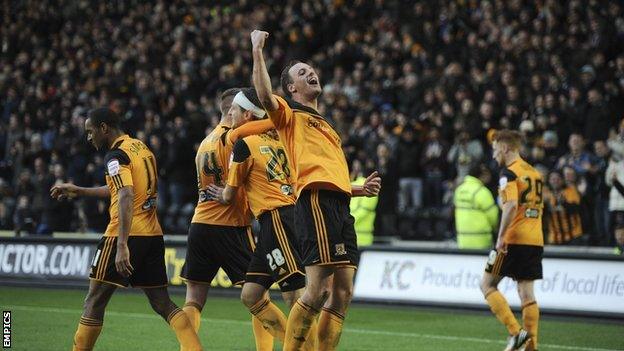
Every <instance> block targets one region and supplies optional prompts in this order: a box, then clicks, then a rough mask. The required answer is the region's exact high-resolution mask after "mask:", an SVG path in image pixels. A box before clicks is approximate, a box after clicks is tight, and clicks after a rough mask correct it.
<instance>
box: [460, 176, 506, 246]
mask: <svg viewBox="0 0 624 351" xmlns="http://www.w3.org/2000/svg"><path fill="white" fill-rule="evenodd" d="M488 176H491V175H490V174H489V170H487V169H486V168H485V167H484V166H475V167H472V168H471V170H470V171H469V172H468V175H466V176H465V177H464V179H463V181H462V183H461V184H460V185H459V186H458V187H457V189H455V194H454V196H453V204H454V206H455V229H456V231H457V246H458V247H459V248H460V249H489V248H491V247H492V233H494V231H495V230H496V227H497V225H498V206H497V205H496V201H495V200H494V197H493V196H492V192H490V190H489V189H488V188H487V187H486V186H485V185H484V182H483V179H484V178H485V177H488Z"/></svg>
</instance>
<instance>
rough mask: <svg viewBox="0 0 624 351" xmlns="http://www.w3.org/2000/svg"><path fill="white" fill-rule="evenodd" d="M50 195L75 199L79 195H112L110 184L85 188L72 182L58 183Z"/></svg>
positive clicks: (58, 198)
mask: <svg viewBox="0 0 624 351" xmlns="http://www.w3.org/2000/svg"><path fill="white" fill-rule="evenodd" d="M50 196H52V197H53V198H54V199H57V200H63V199H73V198H74V197H77V196H90V197H110V190H109V189H108V186H106V185H105V186H99V187H92V188H84V187H80V186H76V185H74V184H72V183H63V184H57V185H55V186H53V187H52V188H51V189H50Z"/></svg>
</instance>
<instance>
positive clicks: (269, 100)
mask: <svg viewBox="0 0 624 351" xmlns="http://www.w3.org/2000/svg"><path fill="white" fill-rule="evenodd" d="M268 36H269V33H267V32H263V31H260V30H254V31H253V32H251V45H252V54H253V55H252V56H253V75H252V77H253V84H254V88H255V89H256V92H257V94H258V98H259V99H260V102H261V103H262V106H264V109H265V110H267V111H269V112H271V111H275V110H277V109H278V108H279V104H278V102H277V99H276V98H275V97H274V96H273V90H272V89H271V77H269V72H268V71H267V68H266V63H265V62H264V56H263V55H262V49H263V48H264V42H265V41H266V38H267V37H268Z"/></svg>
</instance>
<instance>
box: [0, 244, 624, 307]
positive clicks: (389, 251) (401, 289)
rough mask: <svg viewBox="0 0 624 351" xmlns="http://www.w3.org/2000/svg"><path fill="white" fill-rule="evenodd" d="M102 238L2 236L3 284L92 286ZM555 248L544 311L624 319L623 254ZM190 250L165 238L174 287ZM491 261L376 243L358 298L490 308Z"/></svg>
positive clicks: (510, 285) (547, 270)
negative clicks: (484, 284)
mask: <svg viewBox="0 0 624 351" xmlns="http://www.w3.org/2000/svg"><path fill="white" fill-rule="evenodd" d="M80 236H81V237H84V236H85V235H82V234H81V235H80ZM97 242H98V236H89V237H87V238H78V237H77V236H76V235H70V236H68V237H60V238H59V237H37V236H34V237H33V236H28V237H3V236H0V283H2V284H7V283H12V284H19V285H27V286H28V285H38V286H41V285H43V286H64V287H70V286H71V287H77V286H80V287H83V286H86V285H87V282H88V280H87V277H88V275H89V270H90V268H91V263H92V260H93V255H94V253H95V249H96V245H97ZM549 251H551V250H546V252H545V254H544V256H545V258H544V261H543V266H544V279H542V280H539V281H537V282H536V284H535V293H536V297H537V300H538V301H539V304H540V309H541V310H542V311H544V312H553V313H564V314H573V315H593V316H612V317H616V318H621V317H624V260H622V258H621V257H619V256H614V255H598V254H587V253H585V254H582V253H569V252H568V253H566V252H558V251H555V252H549ZM185 254H186V237H180V236H171V237H169V236H165V262H166V264H167V274H168V276H169V283H170V284H171V285H172V286H174V287H175V286H182V285H183V282H182V279H181V278H180V272H181V270H182V265H183V264H184V257H185ZM486 260H487V252H486V251H479V250H468V251H464V250H457V249H452V248H435V247H431V246H427V247H422V248H417V247H412V248H403V249H401V248H396V247H387V246H383V247H380V246H372V247H368V248H366V249H365V250H364V251H363V252H362V257H361V260H360V266H359V268H358V272H357V276H356V281H355V291H354V300H355V301H360V302H376V303H379V302H380V303H391V304H418V305H429V306H431V305H435V306H447V307H467V308H479V309H485V308H487V306H486V305H485V303H484V300H483V296H482V294H481V292H480V290H479V281H480V278H481V275H482V272H483V268H484V267H485V261H486ZM212 286H213V287H216V288H224V289H227V288H230V287H232V283H231V281H230V280H229V279H228V277H227V275H226V274H225V273H224V272H223V271H219V273H218V274H217V276H216V277H215V279H214V280H213V282H212ZM500 290H501V292H503V294H505V296H506V297H507V299H508V300H509V303H510V305H511V306H513V307H518V306H519V305H520V301H519V300H518V296H517V293H516V289H515V283H514V282H513V281H512V280H509V279H505V280H503V282H501V285H500Z"/></svg>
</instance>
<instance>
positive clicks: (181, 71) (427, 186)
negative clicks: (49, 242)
mask: <svg viewBox="0 0 624 351" xmlns="http://www.w3.org/2000/svg"><path fill="white" fill-rule="evenodd" d="M42 4H43V3H42ZM13 5H14V6H13ZM251 12H253V18H254V21H248V22H241V21H238V20H237V18H244V17H245V16H246V15H248V14H250V13H251ZM284 14H288V16H287V17H289V18H296V19H297V20H296V21H289V22H287V23H282V25H281V26H280V28H273V27H275V23H281V22H280V21H279V19H280V18H284ZM5 15H6V16H5V17H6V18H5V21H4V22H3V23H6V25H5V26H4V27H3V30H2V33H3V46H2V48H3V50H2V55H0V67H2V68H0V155H1V156H2V157H1V158H0V178H2V179H3V180H4V181H5V182H6V183H7V184H9V188H10V189H11V190H15V191H13V192H12V195H10V196H11V197H12V199H10V200H7V201H6V202H7V206H4V205H3V206H4V208H5V209H6V210H7V211H9V212H10V213H9V214H8V215H7V216H6V217H5V218H8V219H9V220H8V222H7V225H8V226H9V227H11V226H12V224H11V222H12V220H11V218H12V217H13V214H14V212H15V205H10V203H11V202H12V203H13V204H15V203H16V199H17V196H19V192H18V190H19V191H22V194H24V195H26V196H27V197H28V198H29V200H31V201H33V200H34V199H35V193H34V191H35V188H36V187H34V186H33V187H30V188H29V187H28V184H27V183H28V182H27V181H24V180H23V179H21V175H22V174H23V172H24V171H25V170H26V171H27V172H29V174H31V175H32V174H34V169H35V164H34V162H35V160H36V159H37V158H41V159H42V160H43V161H44V162H45V163H46V164H47V165H52V164H55V163H58V164H61V165H62V166H63V167H64V168H65V170H66V173H67V177H68V178H69V179H70V180H72V181H73V182H75V183H77V184H80V185H84V186H90V185H93V184H94V183H95V182H98V181H99V182H101V179H99V178H97V177H92V176H91V175H90V174H95V173H99V172H101V167H102V166H101V163H100V162H95V163H93V162H91V161H92V160H93V159H94V157H95V155H97V154H96V153H95V152H94V151H92V150H90V149H89V148H85V144H84V137H83V135H84V131H83V124H84V117H83V114H84V112H85V111H87V110H88V109H90V108H92V107H94V106H112V107H114V108H115V109H116V110H118V111H119V112H120V114H121V115H123V116H125V122H124V124H125V126H124V127H126V128H127V129H128V130H129V131H130V132H132V133H133V134H135V133H136V134H135V135H136V136H139V137H141V138H142V139H145V140H147V141H148V142H150V140H151V139H152V137H154V136H155V137H156V138H159V139H160V143H161V144H162V152H161V154H160V155H157V157H158V161H159V162H158V163H159V165H160V170H159V176H161V178H162V182H161V184H160V185H161V189H159V190H160V191H159V194H162V200H163V201H162V204H163V206H162V207H161V208H160V214H161V216H162V215H165V218H163V220H162V221H161V224H163V225H164V226H165V231H166V232H168V233H171V232H178V231H180V232H186V230H180V229H181V228H182V227H184V226H185V225H184V224H185V223H184V222H185V221H187V218H186V216H187V211H186V209H188V207H189V206H190V207H192V206H193V204H194V203H195V202H196V196H197V194H196V193H195V192H194V191H191V190H192V187H193V185H194V183H195V180H194V177H195V176H194V174H193V172H192V169H193V165H192V159H187V158H188V157H190V158H192V156H193V155H194V153H193V146H194V145H195V144H196V143H197V142H199V141H200V140H201V138H202V137H203V136H204V135H205V134H204V132H205V131H206V130H207V129H210V128H211V127H212V126H214V125H215V123H214V120H215V116H216V115H217V113H216V112H215V111H214V106H215V105H216V104H214V101H213V100H214V98H215V96H216V95H217V92H218V90H223V89H226V88H229V87H232V86H241V85H246V84H247V83H248V81H249V77H250V70H251V67H250V66H249V64H247V63H248V62H250V61H251V58H250V53H251V50H250V49H249V45H250V43H249V40H247V39H246V38H244V33H247V32H248V31H249V29H251V28H247V29H245V27H246V26H251V25H254V26H258V27H265V28H273V29H271V32H272V33H275V35H274V37H275V38H274V40H273V41H271V44H270V45H271V47H270V48H268V50H270V53H271V55H270V56H269V59H270V60H271V62H270V63H269V66H270V67H271V68H270V69H271V70H272V72H270V73H271V76H278V75H279V71H275V70H278V69H279V67H283V66H284V65H285V64H286V63H287V62H288V60H289V59H291V58H297V57H311V58H312V59H311V63H312V64H313V65H315V66H317V68H318V70H317V71H318V72H319V74H320V75H322V76H323V77H324V78H323V81H326V82H328V83H329V84H331V85H332V86H331V89H328V91H327V94H326V95H324V97H323V99H321V101H320V102H319V109H320V111H321V112H322V113H323V114H324V115H326V116H331V117H332V118H333V119H335V120H336V122H337V123H336V128H337V130H338V131H339V132H340V133H341V136H342V140H343V142H344V146H345V149H346V151H347V152H346V155H347V157H348V160H349V162H353V161H355V160H356V159H357V160H359V162H361V163H363V164H365V165H366V166H367V168H368V167H370V168H371V169H374V168H377V166H378V165H377V164H376V162H378V161H377V159H376V157H373V156H374V155H375V154H376V150H377V147H378V145H379V144H386V145H387V146H389V147H390V150H391V153H393V155H394V151H393V150H394V147H395V146H396V142H397V140H398V139H400V138H402V136H401V135H402V133H403V132H402V130H403V127H405V126H412V127H414V128H415V130H416V135H415V139H416V140H418V141H419V142H420V145H421V146H422V149H421V155H422V157H421V158H420V159H419V160H420V161H419V162H420V165H421V170H422V179H423V183H424V184H423V197H422V198H423V206H424V207H430V206H434V207H435V208H441V207H443V206H444V205H445V204H444V203H443V194H444V191H445V186H444V184H445V182H446V181H448V179H450V178H453V177H454V176H455V175H456V174H455V173H465V172H466V170H467V169H468V168H466V167H463V166H462V167H457V166H458V164H459V163H457V162H458V161H459V158H454V159H453V160H452V163H449V161H448V160H447V159H446V157H445V156H446V155H447V153H448V149H449V146H450V145H451V144H453V143H454V142H455V140H456V136H457V135H458V134H459V133H458V132H459V131H460V130H461V131H466V132H468V133H469V134H470V135H472V138H473V139H475V140H478V141H479V142H481V143H484V142H485V140H484V138H483V134H484V131H487V130H488V129H490V128H494V129H501V128H511V129H520V126H521V124H522V126H523V130H524V131H525V132H526V134H527V137H528V138H527V140H526V145H525V146H524V149H526V150H535V151H536V152H538V153H539V152H541V151H542V150H540V149H541V148H543V153H544V158H543V159H542V160H541V161H540V163H543V165H544V166H545V167H547V168H549V169H552V168H553V166H552V165H551V163H552V162H551V161H552V158H554V157H560V156H561V155H562V154H564V153H565V152H566V150H563V149H564V148H565V147H564V146H565V143H564V142H562V141H567V140H568V138H569V136H570V134H571V133H580V134H581V135H584V136H585V137H586V138H587V141H588V142H590V143H593V142H594V141H598V140H605V139H606V138H607V135H606V134H605V133H608V130H609V129H610V128H612V127H614V125H613V124H614V123H615V122H614V121H613V119H614V118H620V117H621V116H623V115H624V45H623V44H622V43H624V41H623V40H622V38H624V26H622V25H621V23H623V22H624V7H623V6H622V4H621V3H619V2H615V1H612V2H608V3H606V2H604V3H603V2H599V1H590V0H578V1H568V2H558V1H546V2H544V3H538V2H521V1H495V2H491V1H482V0H477V1H474V2H457V1H455V0H443V1H437V2H426V1H420V0H419V1H414V2H397V1H394V2H387V1H386V2H384V1H372V2H371V1H364V2H357V1H356V2H352V1H346V2H345V1H325V2H319V1H312V0H302V1H298V2H297V1H289V2H283V1H276V0H269V1H264V2H262V4H260V5H258V4H254V6H250V4H249V2H247V1H229V2H210V3H206V2H196V1H181V2H179V3H176V6H169V5H168V4H167V3H166V2H163V1H154V2H146V3H142V4H135V2H128V1H125V2H123V1H122V2H116V3H115V4H114V5H111V6H86V5H84V4H82V3H78V4H77V3H76V2H71V1H70V2H67V1H60V2H46V3H45V6H43V5H41V6H34V5H33V4H31V3H30V2H12V7H11V11H9V12H6V14H5ZM92 18H98V19H100V20H98V21H91V20H90V19H92ZM562 23H563V24H565V25H561V24H562ZM205 38H211V40H208V41H206V40H205ZM314 38H322V39H314ZM328 88H329V87H328ZM177 117H178V118H177ZM180 120H181V122H180ZM594 121H595V122H594ZM180 125H182V129H183V130H184V132H185V133H180V131H179V130H178V129H179V128H180ZM380 126H382V127H381V128H380ZM433 130H435V132H433ZM545 131H552V132H553V133H554V136H556V140H558V143H556V142H555V146H554V147H555V148H556V152H552V148H551V146H548V145H547V143H548V141H547V140H555V138H552V137H551V135H549V137H548V138H546V137H545V136H546V133H545ZM432 133H434V134H435V133H437V134H438V136H437V139H435V138H434V139H431V138H430V137H429V136H430V135H431V134H432ZM540 135H541V136H544V138H543V139H544V145H539V143H540V138H539V136H540ZM623 140H624V139H623ZM589 145H591V144H589ZM610 145H611V142H610ZM482 146H483V145H482ZM611 149H613V148H611ZM617 152H619V151H614V153H617ZM399 154H400V153H398V154H397V155H395V157H394V158H395V163H396V164H397V165H398V167H399V168H401V167H408V168H411V167H410V166H404V165H403V163H404V162H405V163H410V162H413V159H414V157H411V156H407V155H406V154H405V153H403V155H399ZM622 154H623V155H624V148H622ZM53 159H54V160H53ZM369 159H372V160H370V161H369ZM174 161H175V162H179V163H175V164H177V165H179V167H177V168H176V167H173V166H172V165H173V164H174V163H173V162H174ZM89 164H93V166H95V168H96V169H97V171H96V172H90V173H89V172H87V168H88V167H90V166H89ZM184 164H186V166H184ZM462 165H464V164H463V163H462ZM592 165H593V164H592ZM576 166H579V165H578V164H577V165H576ZM576 166H575V168H577V169H576V171H577V172H579V174H580V175H581V178H585V177H587V174H586V172H588V171H587V170H581V169H578V167H576ZM580 166H582V164H580ZM581 168H582V167H581ZM411 169H413V168H411ZM189 170H190V171H189ZM179 171H180V172H182V171H183V172H185V173H184V174H180V173H177V172H179ZM404 171H405V170H403V171H401V172H404ZM458 171H459V172H458ZM596 171H597V168H596ZM399 176H400V177H403V176H402V175H399ZM408 178H419V177H418V176H415V177H414V176H412V175H410V176H409V177H408ZM595 178H596V175H594V176H590V177H589V179H588V182H589V183H591V184H590V186H592V187H593V186H595V183H596V182H595V181H593V179H595ZM30 182H31V183H32V182H34V179H31V180H30ZM404 184H405V183H404ZM412 184H413V183H412ZM20 189H21V190H20ZM28 189H30V190H28ZM396 189H397V191H398V189H399V187H397V188H396ZM412 189H414V187H412ZM25 190H28V191H26V192H24V191H25ZM385 191H387V190H385ZM592 193H593V191H588V192H587V194H589V195H591V194H592ZM396 196H397V194H394V195H392V197H394V198H395V199H396ZM586 196H588V195H586ZM405 200H406V201H407V202H408V203H410V201H409V200H408V199H407V198H405ZM37 201H38V200H37ZM592 201H593V200H592ZM4 202H5V201H3V203H4ZM74 205H75V207H76V210H78V211H79V212H80V210H81V208H82V207H83V206H84V205H85V204H84V203H83V202H76V203H75V204H74ZM398 205H399V204H395V205H394V207H397V206H398ZM410 205H411V204H409V205H407V206H408V207H409V206H410ZM400 207H402V206H400ZM423 211H427V209H426V208H425V209H423ZM82 212H84V209H82ZM167 213H169V214H170V215H167ZM414 218H417V217H412V218H411V219H410V220H412V221H414V223H413V224H414V225H412V226H413V227H417V225H416V224H418V223H416V222H417V221H419V219H414ZM71 227H72V229H74V230H76V229H78V228H80V223H79V222H78V221H76V220H75V219H74V220H72V223H71Z"/></svg>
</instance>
